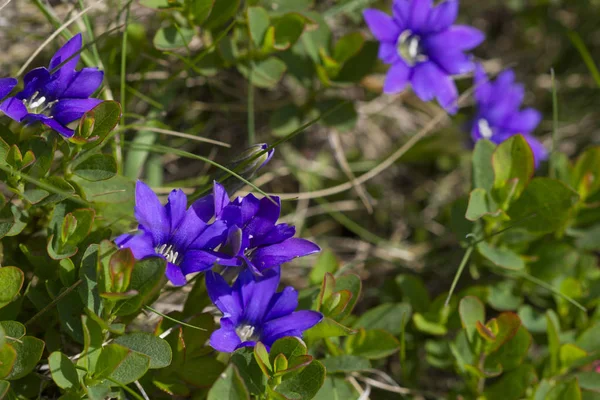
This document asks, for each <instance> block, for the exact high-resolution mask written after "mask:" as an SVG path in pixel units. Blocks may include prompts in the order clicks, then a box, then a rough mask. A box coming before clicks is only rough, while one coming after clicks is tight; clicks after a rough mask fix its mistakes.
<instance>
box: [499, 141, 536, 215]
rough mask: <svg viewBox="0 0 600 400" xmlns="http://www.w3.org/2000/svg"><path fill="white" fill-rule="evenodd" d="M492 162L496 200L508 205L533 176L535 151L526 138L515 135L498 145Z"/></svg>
mask: <svg viewBox="0 0 600 400" xmlns="http://www.w3.org/2000/svg"><path fill="white" fill-rule="evenodd" d="M492 164H493V169H494V194H495V197H496V200H498V202H499V203H500V204H503V205H504V206H506V205H508V204H510V203H511V202H512V201H513V200H515V199H517V198H518V197H519V196H520V195H521V193H522V192H523V189H525V186H526V185H527V183H528V182H529V180H530V179H531V177H532V176H533V172H534V170H535V168H534V162H533V153H532V152H531V148H530V147H529V145H528V144H527V141H526V140H525V138H524V137H523V136H522V135H515V136H512V137H510V138H509V139H508V140H505V141H504V142H502V143H501V144H500V145H498V147H497V148H496V151H494V156H493V157H492ZM503 208H505V207H503Z"/></svg>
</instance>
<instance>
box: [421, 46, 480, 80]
mask: <svg viewBox="0 0 600 400" xmlns="http://www.w3.org/2000/svg"><path fill="white" fill-rule="evenodd" d="M431 59H432V60H433V61H435V62H436V63H437V64H438V65H439V66H440V67H441V68H442V69H443V70H444V71H446V73H448V74H449V75H459V74H466V73H467V72H471V71H472V70H473V68H474V67H475V64H474V63H473V61H472V60H471V56H470V55H466V54H464V53H462V52H460V51H459V52H457V51H451V52H446V53H442V52H436V53H432V54H431Z"/></svg>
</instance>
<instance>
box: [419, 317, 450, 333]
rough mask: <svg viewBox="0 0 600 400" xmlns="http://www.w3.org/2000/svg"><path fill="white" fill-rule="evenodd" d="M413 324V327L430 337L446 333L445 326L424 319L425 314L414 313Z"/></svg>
mask: <svg viewBox="0 0 600 400" xmlns="http://www.w3.org/2000/svg"><path fill="white" fill-rule="evenodd" d="M413 322H414V324H415V327H416V328H417V329H418V330H420V331H421V332H425V333H428V334H430V335H436V336H439V335H445V334H446V332H448V329H447V328H446V326H445V325H444V324H442V323H440V322H439V321H432V320H430V319H428V318H426V316H425V314H421V313H414V314H413Z"/></svg>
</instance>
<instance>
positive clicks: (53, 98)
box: [0, 34, 104, 138]
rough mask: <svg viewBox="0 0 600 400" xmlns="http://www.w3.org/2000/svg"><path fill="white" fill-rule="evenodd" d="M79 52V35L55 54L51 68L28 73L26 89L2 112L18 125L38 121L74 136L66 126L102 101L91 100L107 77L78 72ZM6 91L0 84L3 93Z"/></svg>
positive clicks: (88, 70) (0, 107)
mask: <svg viewBox="0 0 600 400" xmlns="http://www.w3.org/2000/svg"><path fill="white" fill-rule="evenodd" d="M80 50H81V34H78V35H76V36H74V37H73V38H71V40H69V41H68V42H67V43H66V44H65V45H64V46H63V47H61V48H60V50H58V51H57V52H56V54H54V56H53V57H52V59H51V60H50V65H49V66H48V68H44V67H40V68H36V69H33V70H31V71H29V72H28V73H27V74H26V75H25V77H24V78H23V81H24V84H25V87H24V88H23V90H22V91H20V92H18V93H17V94H16V95H15V96H14V97H9V98H7V99H6V100H4V101H3V102H2V103H1V104H0V111H3V112H4V113H5V114H6V115H7V116H8V117H10V118H12V119H14V120H15V121H17V122H24V123H33V122H36V121H39V122H41V123H43V124H44V125H46V126H48V127H50V128H52V129H54V130H55V131H57V132H58V133H60V134H61V135H62V136H64V137H67V138H70V137H71V136H73V133H74V132H73V130H72V129H69V128H68V127H67V126H66V125H67V124H69V123H71V122H73V121H75V120H78V119H80V118H81V117H82V116H83V114H85V113H86V112H88V111H89V110H91V109H92V108H94V107H95V106H96V105H98V104H99V103H100V102H101V100H99V99H90V98H89V97H90V96H91V95H92V94H93V93H94V92H95V91H96V90H97V89H98V87H100V85H101V84H102V79H103V77H104V73H103V72H102V71H99V70H98V69H97V68H83V69H81V70H79V71H75V66H76V65H77V63H78V61H79V54H78V52H79V51H80ZM67 60H68V61H67ZM63 63H64V64H63ZM61 64H63V65H62V66H60V67H59V65H61ZM13 86H14V85H13ZM11 89H12V88H11ZM3 91H4V89H3V88H2V84H1V83H0V92H3ZM0 97H1V96H0Z"/></svg>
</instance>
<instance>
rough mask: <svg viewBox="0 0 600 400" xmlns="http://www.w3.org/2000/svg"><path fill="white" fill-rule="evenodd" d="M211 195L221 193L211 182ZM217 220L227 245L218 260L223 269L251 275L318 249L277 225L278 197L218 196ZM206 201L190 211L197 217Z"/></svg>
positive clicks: (287, 227) (283, 225) (285, 227)
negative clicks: (225, 229)
mask: <svg viewBox="0 0 600 400" xmlns="http://www.w3.org/2000/svg"><path fill="white" fill-rule="evenodd" d="M215 192H216V193H224V192H225V190H224V189H223V187H222V186H221V185H219V184H218V183H216V182H215ZM219 199H220V200H219V208H218V209H217V210H216V212H215V215H216V218H217V220H219V221H224V222H226V223H227V226H228V228H229V230H228V233H227V241H226V243H225V245H224V246H223V248H222V249H221V250H220V251H221V252H222V253H227V254H229V255H230V256H231V257H230V258H228V259H226V258H221V259H220V260H219V264H221V265H223V266H235V267H241V266H244V265H245V266H247V267H248V268H249V269H250V270H251V271H252V272H253V273H254V274H255V275H258V276H260V275H262V274H263V273H264V272H265V271H267V270H269V269H271V268H273V267H277V266H280V265H281V264H283V263H286V262H288V261H291V260H292V259H294V258H296V257H303V256H307V255H309V254H313V253H316V252H318V251H320V250H321V249H320V248H319V246H317V245H316V244H314V243H313V242H311V241H308V240H306V239H300V238H294V237H293V236H294V234H295V233H296V228H295V227H294V226H291V225H288V224H277V220H278V219H279V214H280V211H281V201H280V199H279V197H271V198H268V197H264V198H262V199H260V200H259V199H257V198H256V197H255V196H254V195H253V194H248V195H247V196H245V197H238V198H237V199H235V200H233V201H231V202H229V199H228V198H227V196H226V195H223V196H219ZM205 202H206V200H204V201H203V200H202V199H200V200H199V201H197V202H196V203H194V204H192V208H194V209H196V210H197V212H199V213H200V211H198V210H200V209H201V208H203V207H205V205H204V203H205Z"/></svg>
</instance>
